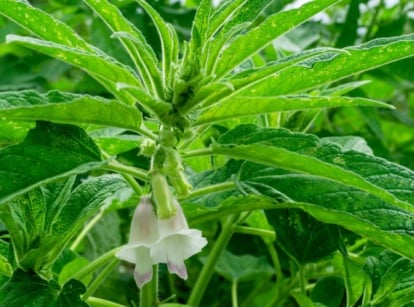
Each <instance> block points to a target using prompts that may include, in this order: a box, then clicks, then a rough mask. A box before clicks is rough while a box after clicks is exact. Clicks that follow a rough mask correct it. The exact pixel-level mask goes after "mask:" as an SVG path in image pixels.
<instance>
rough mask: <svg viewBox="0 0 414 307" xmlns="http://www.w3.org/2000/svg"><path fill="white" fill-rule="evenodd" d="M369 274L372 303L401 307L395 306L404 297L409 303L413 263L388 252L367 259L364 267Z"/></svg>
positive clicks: (413, 269)
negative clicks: (372, 293)
mask: <svg viewBox="0 0 414 307" xmlns="http://www.w3.org/2000/svg"><path fill="white" fill-rule="evenodd" d="M365 269H366V271H367V272H368V273H369V274H370V276H371V279H372V283H373V291H374V295H373V298H372V302H373V303H376V304H378V305H380V306H387V305H388V306H403V304H402V302H400V305H398V304H397V301H398V299H399V298H402V297H405V298H406V299H407V301H406V302H411V300H412V299H413V298H412V295H413V293H414V262H413V261H412V260H410V259H407V258H403V257H400V256H399V255H396V254H393V253H392V252H390V251H387V250H386V251H383V252H382V253H381V254H379V255H378V256H370V257H368V259H367V261H366V265H365Z"/></svg>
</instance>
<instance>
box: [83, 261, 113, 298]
mask: <svg viewBox="0 0 414 307" xmlns="http://www.w3.org/2000/svg"><path fill="white" fill-rule="evenodd" d="M117 265H118V259H113V260H112V262H110V263H109V264H108V265H107V266H106V267H105V268H104V269H103V270H102V271H101V272H100V273H99V275H98V276H97V277H96V278H95V279H94V281H93V282H92V283H91V284H90V285H89V286H88V290H86V292H85V294H84V295H83V296H82V299H83V300H86V299H87V298H88V297H90V296H91V295H92V294H93V293H94V292H95V291H96V289H98V288H99V286H100V285H101V284H102V283H103V282H104V280H105V279H106V278H107V277H108V275H109V274H110V273H111V272H112V271H113V269H114V268H115V267H116V266H117Z"/></svg>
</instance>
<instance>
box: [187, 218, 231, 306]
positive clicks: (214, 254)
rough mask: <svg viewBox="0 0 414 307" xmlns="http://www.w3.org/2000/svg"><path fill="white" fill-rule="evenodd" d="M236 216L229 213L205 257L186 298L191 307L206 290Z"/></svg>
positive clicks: (197, 302)
mask: <svg viewBox="0 0 414 307" xmlns="http://www.w3.org/2000/svg"><path fill="white" fill-rule="evenodd" d="M237 218H238V214H234V215H231V216H230V217H229V218H228V219H227V221H226V222H225V224H224V225H223V229H222V231H221V233H220V235H219V236H218V238H217V241H216V243H215V244H214V246H213V249H212V250H211V252H210V255H209V256H208V258H207V262H206V263H205V265H204V267H203V269H202V270H201V272H200V275H199V277H198V279H197V281H196V284H195V286H194V288H193V291H192V293H191V295H190V298H189V300H188V305H190V306H192V307H198V306H199V305H200V302H201V299H202V297H203V295H204V292H205V291H206V289H207V286H208V284H209V282H210V279H211V277H212V276H213V273H214V267H215V266H216V263H217V261H218V260H219V258H220V255H221V253H222V252H223V250H224V248H225V247H226V245H227V243H228V241H229V240H230V237H231V236H232V234H233V232H234V227H235V225H234V222H235V221H236V220H237Z"/></svg>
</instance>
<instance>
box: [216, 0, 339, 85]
mask: <svg viewBox="0 0 414 307" xmlns="http://www.w3.org/2000/svg"><path fill="white" fill-rule="evenodd" d="M250 2H253V1H249V3H250ZM335 2H338V1H337V0H318V1H312V2H311V3H308V4H305V5H303V6H302V7H301V8H300V9H294V10H290V11H286V12H281V13H276V14H273V15H271V16H269V17H268V18H266V19H265V21H263V22H262V23H261V24H259V25H258V26H257V27H255V28H253V29H252V30H250V31H249V32H247V33H246V34H245V35H241V36H239V37H237V38H236V39H235V40H234V41H233V42H232V43H231V44H230V45H229V46H228V47H227V48H226V49H225V50H224V51H223V53H222V54H221V57H220V58H219V59H218V62H217V65H216V67H217V70H216V71H215V73H216V74H217V77H218V78H220V77H222V76H224V75H226V74H227V73H228V72H229V71H231V70H233V69H234V68H236V67H237V66H238V65H240V64H241V63H243V62H244V61H245V60H247V59H248V58H250V57H251V56H253V55H254V54H255V53H256V52H258V51H259V50H260V49H262V48H264V47H266V46H267V45H268V44H269V43H271V42H272V41H273V40H274V39H275V38H277V37H278V36H280V35H282V34H284V33H286V32H287V31H289V30H291V29H292V28H293V27H295V26H298V25H299V24H301V23H302V22H304V21H306V20H307V19H308V18H310V17H312V16H313V15H315V14H317V13H318V12H320V11H322V10H324V9H326V8H327V7H329V6H331V5H332V4H334V3H335Z"/></svg>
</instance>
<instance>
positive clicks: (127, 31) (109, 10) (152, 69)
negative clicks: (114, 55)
mask: <svg viewBox="0 0 414 307" xmlns="http://www.w3.org/2000/svg"><path fill="white" fill-rule="evenodd" d="M84 2H85V3H86V4H87V5H89V6H90V7H91V8H92V9H93V11H94V12H96V13H97V14H98V15H99V16H100V18H101V19H102V20H103V21H104V22H105V23H106V25H107V26H108V27H109V28H110V29H111V31H112V32H114V33H115V34H116V33H122V35H119V36H117V37H118V38H119V39H120V41H121V43H122V44H123V45H124V47H125V49H126V50H127V51H128V53H129V55H130V57H131V59H132V60H133V61H134V63H135V65H136V67H137V69H138V71H139V73H140V75H141V76H142V78H143V81H144V85H145V86H146V87H147V89H148V90H151V86H153V89H154V90H155V91H158V93H161V92H162V88H161V85H162V84H161V78H160V72H159V70H158V68H157V64H158V61H157V58H156V55H155V53H154V51H153V50H152V48H151V47H150V45H148V44H147V42H146V41H145V38H144V36H143V35H142V33H141V32H140V31H139V30H138V29H137V28H136V27H135V26H134V25H133V24H132V23H131V22H129V21H128V20H127V19H126V18H125V17H124V16H122V13H121V12H120V11H119V9H118V8H117V7H116V6H114V5H113V4H111V3H110V2H109V1H106V0H99V1H97V0H85V1H84ZM119 82H122V81H119Z"/></svg>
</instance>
